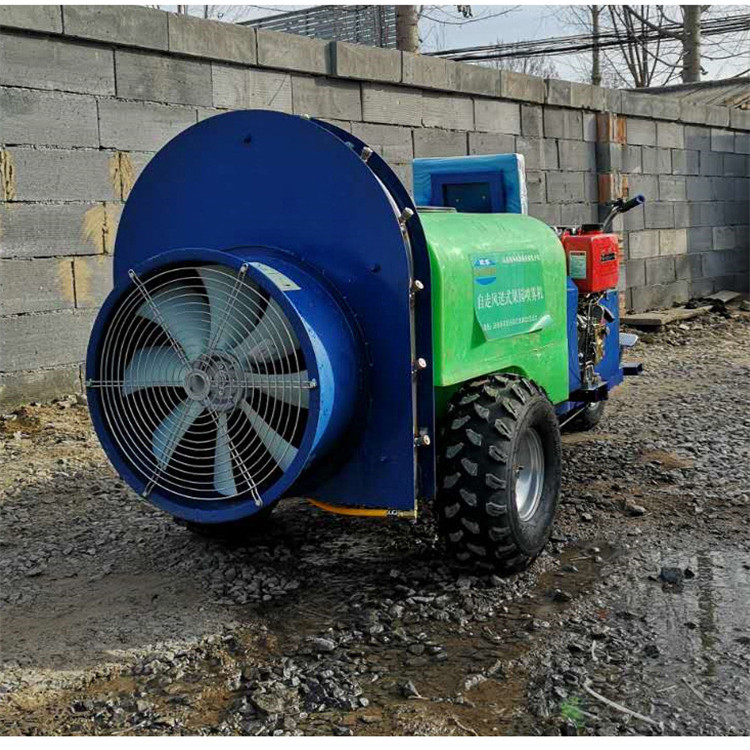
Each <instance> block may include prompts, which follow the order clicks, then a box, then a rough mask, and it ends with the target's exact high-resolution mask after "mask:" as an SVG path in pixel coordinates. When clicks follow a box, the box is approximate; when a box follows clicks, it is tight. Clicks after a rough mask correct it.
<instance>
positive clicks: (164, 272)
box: [87, 111, 435, 523]
mask: <svg viewBox="0 0 750 750" xmlns="http://www.w3.org/2000/svg"><path fill="white" fill-rule="evenodd" d="M405 209H410V210H411V211H414V206H413V204H412V203H411V200H410V199H409V197H408V194H407V193H406V191H405V190H404V188H403V187H402V186H401V184H400V183H399V181H398V179H397V178H396V177H395V176H394V175H393V173H392V172H391V170H390V169H389V168H388V167H387V166H386V165H385V163H384V162H383V161H382V160H381V159H380V158H379V157H378V156H377V155H376V154H371V152H370V150H369V149H366V147H365V145H364V144H363V143H362V142H361V141H359V140H357V139H356V138H354V137H352V136H351V135H349V134H347V133H344V132H343V131H340V130H339V129H338V128H335V127H334V126H331V125H328V124H326V123H319V122H317V121H313V120H309V119H306V118H301V117H295V116H290V115H283V114H280V113H274V112H268V111H242V112H233V113H228V114H225V115H220V116H217V117H214V118H211V119H208V120H204V121H202V122H200V123H198V124H197V125H195V126H193V127H191V128H190V129H188V130H187V131H185V132H184V133H182V134H181V135H179V136H178V137H176V138H175V139H174V140H172V141H171V142H170V143H169V144H167V146H165V147H164V148H163V149H162V150H161V151H160V152H159V153H158V154H157V155H156V156H155V157H154V158H153V159H152V161H151V162H150V163H149V165H148V166H147V167H146V169H145V170H144V172H143V173H142V175H141V176H140V178H139V179H138V181H137V182H136V184H135V186H134V188H133V190H132V192H131V195H130V197H129V199H128V202H127V204H126V206H125V208H124V210H123V214H122V218H121V221H120V226H119V230H118V235H117V242H116V246H115V271H114V273H115V287H114V290H113V291H112V293H111V294H110V295H109V297H108V298H107V300H106V301H105V303H104V305H103V306H102V309H101V311H100V313H99V315H98V317H97V320H96V323H95V325H94V329H93V332H92V336H91V341H90V345H89V351H88V357H87V382H88V395H89V403H90V407H91V413H92V418H93V421H94V425H95V428H96V430H97V433H98V435H99V438H100V440H101V442H102V445H103V447H104V449H105V451H106V453H107V455H108V456H109V458H110V460H111V461H112V462H113V464H114V466H115V468H116V469H117V470H118V472H119V473H120V474H121V475H122V476H123V477H124V478H125V479H126V480H127V481H128V483H129V484H130V485H131V486H132V487H133V488H134V489H135V490H137V491H138V492H139V493H141V494H143V495H145V496H147V497H148V499H149V500H150V501H152V502H153V503H155V504H156V505H157V506H159V507H161V508H163V509H164V510H166V511H168V512H169V513H171V514H173V515H175V516H177V517H180V518H183V519H186V520H190V521H197V522H201V523H224V522H227V521H233V520H237V519H240V518H244V517H247V516H250V515H252V514H253V513H255V512H257V511H258V510H259V509H260V508H262V507H267V506H268V505H270V504H272V503H274V502H275V501H276V500H277V499H279V498H280V497H283V496H289V495H304V496H307V497H311V498H316V499H319V500H321V501H324V502H327V503H331V504H333V505H342V506H344V505H348V506H359V507H364V508H387V509H389V510H394V511H399V510H412V509H413V508H414V507H415V502H416V499H417V497H419V496H422V497H432V496H433V494H434V470H435V467H434V452H433V448H432V446H429V445H425V446H422V447H419V445H418V443H419V441H418V440H417V439H416V438H417V436H419V435H420V434H427V435H433V434H434V415H433V392H432V372H431V367H430V363H431V361H432V357H431V353H432V352H431V318H430V316H431V311H430V296H429V259H428V255H427V249H426V245H425V241H424V236H423V235H422V232H421V227H420V225H419V222H418V220H417V221H404V219H405V218H406V217H407V216H408V212H407V213H406V214H404V213H403V212H404V210H405ZM399 217H402V220H399ZM417 278H418V279H419V280H420V281H421V282H422V283H423V285H424V287H425V292H424V294H420V295H416V296H415V295H414V294H413V289H414V286H413V282H414V280H415V279H417ZM417 358H423V359H424V360H425V361H426V362H427V363H428V366H427V367H426V368H424V369H422V370H419V371H417V370H415V366H414V363H415V361H416V360H417ZM261 466H263V467H265V468H264V469H263V471H260V470H259V469H258V472H256V473H255V474H254V473H253V472H254V470H255V469H257V468H258V467H261ZM269 467H270V468H269ZM258 478H260V479H261V481H260V482H258V481H256V480H257V479H258Z"/></svg>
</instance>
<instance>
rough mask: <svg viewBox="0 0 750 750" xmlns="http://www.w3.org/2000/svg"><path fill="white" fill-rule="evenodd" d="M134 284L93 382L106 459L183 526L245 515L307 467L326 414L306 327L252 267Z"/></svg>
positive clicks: (102, 348) (114, 311) (173, 269)
mask: <svg viewBox="0 0 750 750" xmlns="http://www.w3.org/2000/svg"><path fill="white" fill-rule="evenodd" d="M205 254H206V253H204V255H205ZM238 266H239V263H238ZM132 280H133V283H132V284H131V285H129V286H128V287H127V288H126V289H125V290H124V291H122V293H120V294H119V295H117V299H116V300H115V301H110V300H108V304H107V305H106V307H107V308H108V309H107V310H106V311H105V310H104V309H103V311H102V312H103V313H105V312H106V321H107V322H106V325H105V326H103V327H102V329H101V334H100V336H99V339H100V343H99V345H98V347H97V354H96V358H95V372H96V375H95V378H94V379H93V380H91V381H89V393H90V394H92V395H93V400H94V401H95V403H93V404H92V407H95V408H92V413H95V414H96V416H97V418H95V423H97V422H98V424H97V430H98V432H99V433H100V437H103V436H102V432H101V430H100V429H99V428H100V427H104V428H105V432H106V433H107V437H108V438H109V439H107V440H104V439H103V440H102V442H103V444H104V445H105V449H108V453H110V457H111V458H112V457H113V456H112V455H111V453H112V451H113V450H114V451H115V452H116V453H117V454H119V457H120V458H121V459H122V461H116V465H118V468H121V467H122V464H123V462H124V463H125V465H126V466H127V469H126V470H122V468H121V473H123V475H124V476H125V478H126V479H128V481H129V482H130V484H131V485H132V486H134V487H135V488H136V489H138V490H139V491H141V492H142V494H143V495H145V496H148V497H149V498H150V499H152V500H153V501H154V502H156V504H157V505H160V506H161V507H165V509H167V510H169V511H170V512H172V513H174V514H175V515H179V516H181V517H185V518H197V517H200V518H204V519H205V518H206V515H205V513H204V511H206V510H208V511H209V513H210V520H214V519H217V520H225V519H226V518H227V514H226V513H222V514H221V518H220V519H218V516H217V515H216V513H213V512H212V511H216V510H223V509H226V508H228V507H229V508H232V507H233V508H235V509H236V512H234V513H232V512H230V514H229V515H230V516H232V517H233V516H236V517H243V516H247V515H249V514H251V513H252V512H253V511H254V510H255V509H257V508H260V507H262V505H264V504H268V503H269V502H271V501H273V500H274V499H276V498H277V497H279V496H280V495H281V493H282V492H283V491H284V490H285V489H286V488H288V486H289V485H290V484H291V482H292V481H294V479H295V478H296V477H297V476H298V475H299V473H300V471H301V469H302V467H303V466H304V464H305V462H306V460H307V457H308V456H309V452H310V449H311V446H312V443H313V436H314V435H315V433H316V426H317V421H318V414H319V411H320V409H319V390H318V388H317V386H318V370H317V362H316V356H315V349H314V347H313V345H312V344H311V341H310V339H309V336H308V333H307V330H306V326H305V325H304V323H303V322H302V320H301V319H300V317H299V316H298V315H297V312H296V310H295V308H294V307H292V305H291V304H290V303H289V302H288V300H287V299H286V298H285V295H284V294H282V293H280V292H279V290H278V289H277V288H276V287H275V285H274V284H272V283H269V280H268V278H267V277H266V276H265V275H264V274H263V273H261V272H260V271H257V270H256V269H254V268H252V267H251V266H250V265H249V264H247V263H246V264H243V265H242V266H241V267H240V269H238V268H232V267H230V266H228V265H219V264H216V263H209V264H203V265H202V264H198V263H188V264H185V263H183V264H179V265H176V266H175V265H172V266H169V267H166V268H157V269H156V270H154V271H153V272H150V273H145V274H144V275H143V277H142V278H141V277H139V276H138V275H137V274H133V276H132Z"/></svg>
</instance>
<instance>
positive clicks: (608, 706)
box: [0, 313, 750, 735]
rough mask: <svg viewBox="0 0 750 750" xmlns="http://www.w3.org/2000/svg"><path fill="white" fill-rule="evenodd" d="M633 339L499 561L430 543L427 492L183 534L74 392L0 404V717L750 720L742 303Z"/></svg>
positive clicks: (217, 724) (291, 726)
mask: <svg viewBox="0 0 750 750" xmlns="http://www.w3.org/2000/svg"><path fill="white" fill-rule="evenodd" d="M637 356H638V357H639V358H640V359H641V360H642V361H643V362H644V363H645V366H646V372H645V373H644V375H643V376H642V377H640V378H636V379H631V380H629V381H628V383H627V384H626V385H624V386H623V387H621V388H620V389H618V391H617V393H616V395H615V397H614V398H613V400H612V401H611V402H610V403H609V405H608V412H607V414H606V415H605V418H604V420H603V422H602V423H601V425H600V426H599V428H598V429H596V430H594V431H592V432H590V433H585V434H584V433H581V434H568V435H566V436H565V438H564V454H565V455H564V485H563V504H562V506H561V509H560V513H559V517H558V523H557V526H556V529H555V532H554V534H553V538H552V542H551V544H550V545H549V546H548V549H547V550H546V551H545V553H544V554H543V555H542V557H541V558H540V559H539V560H538V561H537V562H536V564H535V565H534V566H533V567H532V569H531V570H529V571H527V572H526V573H524V574H521V575H518V576H515V577H511V578H498V577H495V576H488V575H481V576H476V575H472V574H471V573H470V572H467V571H465V570H463V571H462V570H457V569H455V568H452V567H450V566H448V565H447V564H446V563H445V562H444V558H443V555H442V552H441V548H440V545H439V543H438V541H437V539H436V535H435V527H434V524H433V523H432V520H431V514H430V512H429V510H430V509H429V508H423V509H422V510H423V512H422V514H421V519H420V521H418V522H417V523H416V524H411V523H407V522H403V521H380V520H370V519H354V520H353V519H348V518H341V517H336V516H331V515H328V514H325V513H323V512H321V511H318V510H317V509H315V508H313V507H311V506H309V505H307V504H306V503H304V502H302V501H300V500H290V501H286V502H285V503H284V504H282V506H281V507H280V508H279V510H278V512H277V513H275V514H274V517H273V520H272V522H271V524H270V525H269V526H268V527H267V529H265V530H264V531H263V532H262V533H260V534H258V536H257V538H252V539H248V540H247V541H246V543H243V546H237V545H235V546H229V545H227V544H226V543H224V544H221V543H218V542H213V541H208V540H204V539H201V538H198V537H195V536H193V535H192V534H190V533H189V532H187V531H186V530H185V529H183V528H181V527H179V526H177V525H176V524H174V523H173V522H172V521H170V519H168V518H167V517H165V516H164V515H162V514H161V513H159V512H157V511H156V510H154V509H152V508H150V507H149V506H148V505H146V504H144V503H142V502H141V501H140V500H139V499H138V498H137V497H136V496H135V495H134V494H133V493H132V492H130V491H129V490H128V489H127V488H126V487H125V486H124V484H123V483H122V482H121V481H119V480H118V478H117V477H116V476H115V474H114V473H113V471H112V470H111V468H110V466H109V464H108V463H107V461H106V460H105V459H104V456H103V453H102V452H101V450H100V449H99V447H98V444H97V441H96V438H95V437H94V436H93V433H92V431H91V428H90V426H89V422H88V414H87V411H86V407H85V405H83V404H80V403H78V402H77V400H76V399H75V398H73V397H71V398H69V399H66V400H64V401H61V402H58V403H56V404H52V405H46V406H38V405H36V406H34V405H32V406H28V407H25V408H23V409H21V410H19V411H18V412H16V413H14V414H12V415H6V416H5V417H2V418H1V419H0V530H1V533H2V537H1V538H0V551H1V554H0V618H1V621H0V625H1V630H0V638H1V640H0V646H1V647H2V650H1V652H0V656H1V657H2V660H1V663H0V734H21V733H22V734H59V733H65V734H251V735H264V734H275V735H282V734H283V735H286V734H338V735H349V734H357V735H361V734H380V735H383V734H480V735H485V734H561V733H562V734H607V735H612V734H662V733H663V734H715V733H721V734H747V733H749V732H750V703H749V702H748V699H747V695H748V694H750V607H748V601H750V539H749V534H748V532H749V529H748V519H749V518H750V514H749V513H748V511H749V510H750V314H747V313H733V314H732V316H731V317H730V318H725V317H722V316H720V315H715V314H711V315H708V316H705V317H703V318H700V319H698V320H696V321H692V322H688V323H683V324H681V325H678V326H676V327H674V328H671V329H669V330H667V331H665V332H662V333H659V334H652V335H646V336H644V337H643V343H642V345H640V346H639V348H638V350H637ZM608 701H609V702H608Z"/></svg>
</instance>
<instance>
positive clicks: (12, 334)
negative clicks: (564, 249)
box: [0, 6, 750, 406]
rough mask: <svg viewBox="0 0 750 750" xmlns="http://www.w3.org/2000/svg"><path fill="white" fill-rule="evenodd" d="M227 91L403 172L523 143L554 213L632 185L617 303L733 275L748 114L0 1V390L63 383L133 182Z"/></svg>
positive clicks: (169, 18) (68, 383) (65, 388)
mask: <svg viewBox="0 0 750 750" xmlns="http://www.w3.org/2000/svg"><path fill="white" fill-rule="evenodd" d="M240 108H271V109H275V110H279V111H282V112H289V113H295V114H309V115H312V116H315V117H320V118H323V119H326V120H330V121H332V122H335V123H336V124H337V125H339V126H340V127H343V128H345V129H347V130H349V131H351V132H353V133H354V134H355V135H357V136H358V137H360V138H362V139H363V140H365V141H366V142H367V143H369V144H370V145H371V146H372V147H373V148H375V149H376V150H378V151H379V152H380V153H381V154H382V155H383V156H384V158H385V159H386V160H387V161H388V162H389V163H390V164H391V166H392V167H393V168H394V170H395V171H396V172H397V174H398V175H399V177H400V178H401V179H402V180H403V181H404V183H405V184H406V185H407V187H409V188H411V160H412V159H413V158H414V157H421V156H447V155H464V154H486V153H498V152H518V153H522V154H524V156H525V159H526V168H527V181H528V194H529V212H530V213H531V215H533V216H535V217H537V218H539V219H541V220H542V221H545V222H547V223H549V224H553V225H558V224H573V223H581V222H588V221H595V220H596V219H597V217H598V216H599V215H600V213H601V211H602V206H601V204H602V203H603V202H604V201H606V200H608V199H609V198H610V197H615V196H619V195H623V194H627V192H628V191H630V193H634V192H638V191H641V192H644V193H645V194H646V196H647V198H648V200H649V204H647V208H646V210H645V211H634V212H632V213H631V214H629V215H628V217H627V219H626V220H625V221H624V222H622V223H621V224H620V226H619V227H618V228H619V230H620V231H622V233H623V237H624V253H625V255H624V259H623V274H622V276H623V283H622V291H623V295H624V299H625V302H626V305H627V306H628V307H631V308H634V309H645V308H648V307H659V306H662V305H665V304H670V303H671V302H681V301H685V300H686V299H687V298H688V297H689V296H691V295H694V294H702V293H707V292H710V291H714V290H716V289H717V288H719V287H732V288H735V289H740V290H744V289H746V288H747V275H748V274H747V267H748V266H747V258H748V248H747V238H748V182H749V181H750V179H749V177H748V159H749V158H750V113H748V112H740V111H730V110H728V109H724V108H720V107H705V106H698V107H696V106H686V105H684V104H683V103H681V102H679V101H677V100H670V99H666V98H664V97H655V96H650V95H645V94H633V93H631V92H621V91H612V90H606V89H602V88H598V87H593V86H588V85H585V84H576V83H570V82H565V81H555V80H542V79H539V78H533V77H529V76H525V75H521V74H518V73H511V72H508V71H496V70H491V69H487V68H480V67H477V66H471V65H464V64H459V63H454V62H451V61H446V60H440V59H437V58H430V57H425V56H420V55H412V54H406V53H404V54H402V53H400V52H396V51H393V50H380V49H373V48H369V47H360V46H356V45H349V44H343V43H336V42H324V41H320V40H315V39H307V38H304V37H297V36H289V35H285V34H280V33H278V32H273V31H264V30H258V31H257V32H256V30H254V29H248V28H244V27H237V26H232V25H229V24H220V23H214V22H210V21H203V20H198V19H193V18H184V17H180V16H176V15H174V14H170V13H166V12H164V11H159V10H152V9H148V8H143V7H121V6H120V7H117V6H62V7H61V6H0V405H3V406H7V405H12V404H15V403H19V402H23V401H28V400H33V399H42V398H49V397H52V396H55V395H59V394H61V393H68V392H72V391H75V390H79V389H80V387H81V369H80V367H81V362H82V361H83V359H84V356H85V347H86V342H87V338H88V334H89V331H90V327H91V324H92V321H93V319H94V316H95V313H96V310H97V308H98V306H99V305H100V304H101V301H102V299H103V298H104V297H105V295H106V294H107V292H108V291H109V287H110V276H111V260H112V256H111V253H112V249H113V244H114V238H115V234H116V230H117V222H118V218H119V215H120V211H121V209H122V205H123V202H124V200H125V199H126V198H127V196H128V193H129V191H130V189H131V188H132V185H133V183H134V181H135V179H137V177H138V175H139V174H140V172H141V170H142V169H143V168H144V167H145V166H146V164H147V163H148V161H149V159H150V158H151V157H152V155H153V154H154V153H155V152H156V151H157V150H158V149H159V148H160V147H161V146H162V145H163V144H164V143H166V142H167V141H168V140H169V139H170V138H171V137H173V136H174V135H176V134H177V133H179V132H180V131H182V130H183V129H185V128H187V127H189V126H190V125H192V124H193V123H195V122H197V121H199V120H201V119H203V118H205V117H210V116H213V115H215V114H218V113H221V112H224V111H227V110H232V109H240Z"/></svg>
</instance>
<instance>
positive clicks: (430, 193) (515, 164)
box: [412, 154, 526, 214]
mask: <svg viewBox="0 0 750 750" xmlns="http://www.w3.org/2000/svg"><path fill="white" fill-rule="evenodd" d="M412 167H413V172H414V197H415V200H416V203H417V205H419V206H444V205H446V202H445V196H444V189H445V186H446V185H461V184H466V183H481V182H485V183H488V186H489V188H490V194H491V203H492V212H493V213H516V214H522V213H526V176H525V172H524V161H523V156H521V155H519V154H497V155H489V156H456V157H450V158H434V159H414V161H413V164H412Z"/></svg>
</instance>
